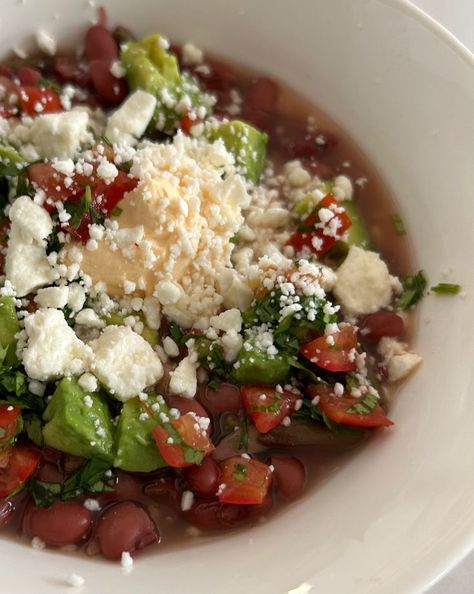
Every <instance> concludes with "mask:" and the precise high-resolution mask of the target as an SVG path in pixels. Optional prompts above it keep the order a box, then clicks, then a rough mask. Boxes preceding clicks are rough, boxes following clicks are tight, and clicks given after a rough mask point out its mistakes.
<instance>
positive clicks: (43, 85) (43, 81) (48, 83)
mask: <svg viewBox="0 0 474 594" xmlns="http://www.w3.org/2000/svg"><path fill="white" fill-rule="evenodd" d="M38 87H39V88H40V89H53V91H56V93H60V92H61V87H60V85H59V84H58V83H57V82H56V81H54V80H50V79H49V78H40V79H39V81H38Z"/></svg>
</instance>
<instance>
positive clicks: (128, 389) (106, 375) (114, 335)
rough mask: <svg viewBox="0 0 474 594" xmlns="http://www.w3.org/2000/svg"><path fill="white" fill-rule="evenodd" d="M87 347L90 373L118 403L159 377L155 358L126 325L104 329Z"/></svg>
mask: <svg viewBox="0 0 474 594" xmlns="http://www.w3.org/2000/svg"><path fill="white" fill-rule="evenodd" d="M91 346H92V349H93V350H94V353H95V367H94V369H93V373H94V374H95V375H96V376H97V378H98V379H99V381H100V382H101V383H103V384H104V385H105V386H107V388H108V389H109V390H110V391H111V393H112V394H113V395H114V396H115V397H116V398H117V399H118V400H121V401H123V402H125V401H126V400H128V399H130V398H133V397H135V396H136V395H137V394H139V393H140V392H143V390H144V389H145V388H147V387H148V386H151V385H153V384H154V383H156V382H157V381H158V380H159V379H161V377H162V375H163V365H162V364H161V361H160V359H159V357H158V355H157V354H156V353H155V352H154V351H153V349H152V347H151V346H150V345H149V344H148V342H147V341H146V340H145V339H144V338H142V337H141V336H140V335H139V334H137V333H136V332H134V331H133V330H132V329H131V328H129V327H128V326H108V327H107V328H105V329H104V331H103V332H102V334H101V335H100V336H99V338H98V339H97V340H95V341H93V342H91Z"/></svg>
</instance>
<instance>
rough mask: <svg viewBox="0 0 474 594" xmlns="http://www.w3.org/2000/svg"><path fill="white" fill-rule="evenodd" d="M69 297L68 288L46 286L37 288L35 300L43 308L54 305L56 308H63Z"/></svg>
mask: <svg viewBox="0 0 474 594" xmlns="http://www.w3.org/2000/svg"><path fill="white" fill-rule="evenodd" d="M68 297H69V289H68V288H67V287H66V286H63V287H46V288H45V289H39V290H38V292H37V294H36V296H35V302H36V303H37V304H38V305H39V306H40V307H43V308H47V307H54V308H56V309H63V307H65V306H66V304H67V300H68Z"/></svg>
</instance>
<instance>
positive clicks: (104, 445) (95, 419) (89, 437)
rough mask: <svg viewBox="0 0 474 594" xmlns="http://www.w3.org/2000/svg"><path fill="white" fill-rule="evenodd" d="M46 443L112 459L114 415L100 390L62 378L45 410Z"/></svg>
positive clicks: (90, 456) (76, 452)
mask: <svg viewBox="0 0 474 594" xmlns="http://www.w3.org/2000/svg"><path fill="white" fill-rule="evenodd" d="M43 420H44V421H45V423H46V424H45V426H44V427H43V437H44V443H45V445H48V446H51V447H53V448H56V449H57V450H60V451H61V452H66V453H67V454H73V455H74V456H82V457H84V458H102V459H104V460H108V461H111V460H112V459H113V428H112V419H111V416H110V412H109V409H108V407H107V404H106V402H105V400H104V399H103V398H102V397H101V396H100V395H99V394H94V393H93V394H86V392H84V391H83V390H82V389H81V387H80V386H79V385H78V383H77V381H76V380H75V379H73V378H64V379H62V380H61V381H60V382H59V384H58V387H57V388H56V391H55V392H54V394H53V396H52V398H51V400H50V401H49V404H48V406H47V407H46V410H45V411H44V413H43Z"/></svg>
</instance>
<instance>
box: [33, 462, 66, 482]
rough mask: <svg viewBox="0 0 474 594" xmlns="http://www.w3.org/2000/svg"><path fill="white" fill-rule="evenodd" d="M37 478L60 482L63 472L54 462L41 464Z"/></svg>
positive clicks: (62, 478)
mask: <svg viewBox="0 0 474 594" xmlns="http://www.w3.org/2000/svg"><path fill="white" fill-rule="evenodd" d="M37 478H38V479H39V480H40V481H46V482H49V483H62V482H63V480H64V473H63V471H62V470H61V469H60V468H58V466H57V465H56V464H43V465H42V466H41V468H40V469H39V471H38V477H37Z"/></svg>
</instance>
